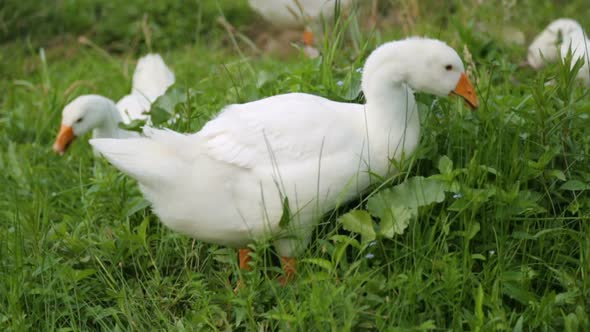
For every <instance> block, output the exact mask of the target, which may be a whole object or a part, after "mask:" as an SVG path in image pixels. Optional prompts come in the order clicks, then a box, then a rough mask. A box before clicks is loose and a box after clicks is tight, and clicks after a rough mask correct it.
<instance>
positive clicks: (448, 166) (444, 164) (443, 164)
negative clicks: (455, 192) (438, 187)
mask: <svg viewBox="0 0 590 332" xmlns="http://www.w3.org/2000/svg"><path fill="white" fill-rule="evenodd" d="M438 171H439V172H440V174H449V173H451V172H452V171H453V161H452V160H451V159H449V157H447V156H442V157H440V159H439V160H438Z"/></svg>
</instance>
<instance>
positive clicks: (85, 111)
mask: <svg viewBox="0 0 590 332" xmlns="http://www.w3.org/2000/svg"><path fill="white" fill-rule="evenodd" d="M174 80H175V78H174V73H173V72H172V71H171V70H170V69H169V68H168V67H167V66H166V64H165V63H164V60H162V57H161V56H160V55H159V54H148V55H145V56H143V57H142V58H140V59H139V61H138V62H137V66H136V68H135V72H134V73H133V86H132V88H131V93H130V94H129V95H127V96H125V97H123V98H121V100H119V102H118V103H117V104H116V105H115V103H114V102H113V101H112V100H110V99H108V98H106V97H103V96H99V95H83V96H79V97H77V98H76V99H74V100H72V101H71V102H70V103H69V104H68V105H66V106H65V107H64V109H63V112H62V120H61V128H60V130H59V133H58V134H57V138H56V139H55V143H54V144H53V150H54V151H55V152H57V153H59V154H64V153H65V151H66V149H67V148H68V146H69V145H70V143H71V142H72V141H73V140H74V138H75V137H77V136H81V135H84V134H85V133H86V132H88V131H90V130H93V137H95V138H125V137H133V136H138V134H137V133H136V132H132V131H127V130H123V129H121V128H119V123H120V122H123V123H126V124H128V123H130V122H131V121H132V120H136V119H141V120H146V119H149V115H148V114H145V112H147V111H149V110H150V105H151V104H152V103H153V102H154V101H155V100H156V99H157V98H158V97H159V96H161V95H163V94H164V93H165V92H166V89H168V87H169V86H171V85H172V84H174Z"/></svg>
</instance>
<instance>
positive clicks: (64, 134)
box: [53, 125, 76, 155]
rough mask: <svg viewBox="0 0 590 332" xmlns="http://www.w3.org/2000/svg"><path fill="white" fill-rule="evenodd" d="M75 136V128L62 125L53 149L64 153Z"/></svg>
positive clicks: (61, 153)
mask: <svg viewBox="0 0 590 332" xmlns="http://www.w3.org/2000/svg"><path fill="white" fill-rule="evenodd" d="M74 138H76V135H74V130H73V129H72V127H70V126H66V125H61V128H59V133H58V134H57V137H56V138H55V143H53V151H55V152H57V153H59V154H60V155H63V154H64V153H65V152H66V149H67V148H68V146H69V145H70V143H72V141H73V140H74Z"/></svg>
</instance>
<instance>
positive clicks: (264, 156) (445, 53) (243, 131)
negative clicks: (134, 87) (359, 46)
mask: <svg viewBox="0 0 590 332" xmlns="http://www.w3.org/2000/svg"><path fill="white" fill-rule="evenodd" d="M463 71H464V68H463V64H462V62H461V60H460V58H459V56H458V55H457V53H456V52H455V51H454V50H453V49H451V48H450V47H449V46H447V45H446V44H444V43H442V42H440V41H437V40H431V39H417V38H413V39H407V40H403V41H397V42H391V43H387V44H384V45H382V46H381V47H379V48H378V49H377V50H375V51H374V52H373V53H372V54H371V55H370V56H369V58H368V59H367V61H366V64H365V67H364V72H363V84H362V87H363V91H364V92H365V95H366V98H367V103H366V104H365V105H360V104H347V103H340V102H334V101H331V100H328V99H325V98H322V97H319V96H314V95H309V94H303V93H290V94H284V95H277V96H273V97H269V98H265V99H261V100H257V101H253V102H249V103H245V104H240V105H230V106H227V107H226V108H225V109H224V110H223V111H222V112H221V113H220V114H219V115H218V116H217V117H216V118H214V119H213V120H211V121H210V122H208V123H207V124H206V125H205V126H204V128H203V129H202V130H201V131H199V132H197V133H194V134H188V135H185V134H180V133H176V132H173V131H170V130H158V129H152V128H146V130H145V137H141V138H131V139H124V140H121V139H93V140H91V141H90V143H91V144H92V145H93V146H94V147H95V148H96V149H97V150H98V151H100V153H102V154H103V155H104V156H105V157H106V158H107V159H108V160H109V161H110V162H111V163H112V164H113V165H114V166H115V167H117V168H119V169H120V170H121V171H123V172H125V173H126V174H128V175H129V176H131V177H133V178H135V179H137V181H138V182H139V185H140V188H141V190H142V192H143V193H144V195H145V197H146V198H147V199H148V200H149V201H150V202H151V203H152V206H153V209H154V212H155V213H156V214H157V215H158V216H159V217H160V219H161V220H162V222H163V223H164V224H166V225H167V226H168V227H170V228H171V229H173V230H176V231H179V232H182V233H184V234H187V235H190V236H192V237H194V238H197V239H200V240H203V241H206V242H211V243H217V244H222V245H228V246H232V247H244V246H246V245H247V244H248V243H251V242H252V241H255V240H259V239H265V238H268V237H271V238H272V239H273V240H274V244H275V247H276V249H277V251H278V253H279V254H280V255H281V256H284V257H292V256H295V255H297V254H298V253H299V252H300V251H301V250H302V249H303V248H305V246H306V245H307V243H308V241H309V238H310V235H311V231H312V229H313V227H314V226H315V223H316V222H317V221H318V218H319V217H320V216H321V215H322V214H323V213H325V212H326V211H328V210H329V209H332V208H334V207H335V206H336V205H338V204H339V203H342V202H344V201H347V200H350V199H351V198H353V197H355V196H356V195H358V194H359V192H361V191H363V190H365V189H366V188H367V186H369V184H370V183H371V175H370V172H374V173H376V174H379V175H382V176H384V175H386V174H388V172H389V171H390V159H399V158H400V156H401V154H402V152H405V154H406V155H407V154H410V153H411V152H412V151H413V150H414V149H415V147H416V146H417V144H418V140H419V129H420V128H419V124H420V122H419V119H418V113H417V110H416V104H415V100H414V96H413V93H412V88H415V89H420V90H423V91H427V92H432V93H436V94H439V95H448V94H449V93H450V92H451V91H454V92H456V93H458V94H461V95H463V96H464V97H465V98H466V100H468V101H469V102H470V103H471V104H472V105H474V106H475V105H477V98H476V96H475V94H474V91H473V89H472V87H471V85H470V83H469V82H468V80H467V79H466V77H465V74H464V73H463ZM285 198H288V203H289V210H290V211H291V213H292V214H293V215H292V220H291V222H290V224H289V225H288V226H287V227H285V228H282V227H280V226H279V221H280V220H281V216H283V212H284V211H283V207H284V205H285V204H284V203H285V202H286V200H285Z"/></svg>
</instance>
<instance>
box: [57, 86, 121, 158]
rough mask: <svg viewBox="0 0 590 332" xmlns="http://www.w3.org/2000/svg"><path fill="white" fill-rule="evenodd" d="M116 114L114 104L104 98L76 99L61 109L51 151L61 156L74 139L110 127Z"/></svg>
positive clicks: (86, 97)
mask: <svg viewBox="0 0 590 332" xmlns="http://www.w3.org/2000/svg"><path fill="white" fill-rule="evenodd" d="M113 111H114V112H113ZM116 114H118V113H117V109H116V106H115V104H114V103H113V101H111V100H109V99H107V98H105V97H102V96H98V95H85V96H80V97H77V98H76V99H74V100H72V101H71V102H70V103H69V104H67V105H66V107H64V109H63V112H62V120H61V127H60V129H59V132H58V134H57V137H56V139H55V143H54V144H53V151H55V152H57V153H59V154H60V155H63V154H64V153H65V152H66V150H67V148H68V147H69V146H70V144H71V143H72V141H73V140H74V139H75V138H76V137H78V136H82V135H84V134H85V133H87V132H89V131H90V130H93V129H96V128H100V127H106V126H109V125H111V126H112V123H110V122H113V119H112V118H113V115H116ZM116 122H118V121H116ZM115 126H116V123H115Z"/></svg>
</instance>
